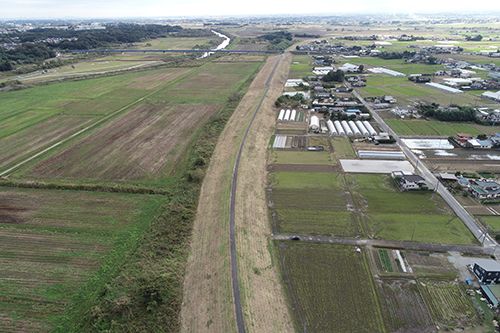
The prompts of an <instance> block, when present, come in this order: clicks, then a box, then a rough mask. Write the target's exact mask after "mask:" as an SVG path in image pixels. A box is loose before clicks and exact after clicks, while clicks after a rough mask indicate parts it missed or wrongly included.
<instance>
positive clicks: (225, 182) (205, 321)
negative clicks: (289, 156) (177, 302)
mask: <svg viewBox="0 0 500 333" xmlns="http://www.w3.org/2000/svg"><path fill="white" fill-rule="evenodd" d="M278 57H279V56H273V57H270V58H269V60H268V62H267V63H266V65H265V66H264V68H263V69H262V70H261V71H260V73H259V74H258V76H257V77H256V79H255V80H254V81H253V83H252V85H251V86H250V89H249V91H248V93H247V94H246V95H245V97H244V98H243V100H242V101H241V103H240V105H239V106H238V109H237V110H236V111H235V113H234V114H233V116H232V117H231V119H230V120H229V122H228V124H227V126H226V128H225V130H224V132H223V133H222V135H221V138H220V140H219V143H218V144H217V147H216V149H215V153H214V156H213V158H212V161H211V164H210V167H209V169H208V171H207V174H206V178H205V181H204V183H203V187H202V192H201V196H200V203H199V205H198V212H197V219H196V221H195V225H194V228H193V238H192V243H191V255H190V257H189V259H188V267H187V272H186V278H185V283H184V302H183V308H182V311H181V321H182V329H181V330H182V332H201V331H204V332H234V331H236V323H235V314H234V304H233V298H232V289H231V275H230V257H229V225H228V221H229V202H230V188H231V176H232V172H233V168H234V163H235V158H236V154H237V152H238V148H239V145H240V143H241V139H242V135H243V133H244V131H245V130H246V127H247V126H248V122H249V120H250V118H251V117H252V116H253V113H254V112H255V109H256V107H257V104H258V103H259V101H260V99H261V97H262V94H263V93H264V91H265V88H266V87H265V83H266V80H267V79H268V77H269V75H270V73H271V71H272V69H273V67H274V65H275V64H276V61H277V59H278ZM290 62H291V59H290V57H289V56H288V57H287V58H285V59H284V60H282V63H281V65H280V67H279V68H278V70H277V72H276V74H275V80H273V82H272V85H271V89H270V90H269V93H268V96H269V98H266V99H265V101H264V103H263V106H262V109H261V111H260V112H259V114H258V116H257V117H256V119H255V122H254V124H253V125H252V128H251V130H250V132H249V135H248V138H247V141H246V142H247V143H246V144H245V147H244V150H243V154H242V158H241V162H240V172H239V179H238V188H237V197H236V219H235V221H236V248H237V254H238V266H239V277H240V280H239V281H240V291H241V297H242V303H243V316H244V320H245V326H246V329H247V331H248V332H287V331H290V332H292V331H293V328H292V324H291V320H290V317H289V314H288V309H287V307H286V303H285V299H284V296H283V293H282V291H281V285H280V283H279V277H278V271H277V267H276V266H274V265H273V262H276V259H274V260H272V259H271V255H270V253H269V251H268V237H267V235H269V234H270V226H269V222H268V220H267V206H266V201H265V184H266V153H267V151H266V147H267V143H268V141H269V137H270V135H271V131H272V129H273V126H274V113H273V112H272V109H271V105H272V103H273V102H274V100H275V99H276V98H277V97H278V96H279V94H280V93H281V90H282V87H283V84H284V81H285V79H286V76H287V73H288V68H289V66H290Z"/></svg>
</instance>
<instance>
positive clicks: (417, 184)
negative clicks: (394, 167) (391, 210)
mask: <svg viewBox="0 0 500 333" xmlns="http://www.w3.org/2000/svg"><path fill="white" fill-rule="evenodd" d="M392 178H393V179H394V180H395V181H396V182H397V184H398V186H399V188H400V189H401V190H404V191H408V190H420V189H424V188H427V183H426V182H425V178H424V177H422V176H420V175H413V174H408V173H405V172H402V171H393V172H392Z"/></svg>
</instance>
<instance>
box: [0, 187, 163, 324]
mask: <svg viewBox="0 0 500 333" xmlns="http://www.w3.org/2000/svg"><path fill="white" fill-rule="evenodd" d="M162 201H163V198H161V197H158V196H144V195H123V194H109V193H96V192H79V191H53V190H28V189H12V188H0V318H1V320H0V331H2V332H48V331H49V330H50V327H51V325H52V324H54V323H55V322H56V321H57V319H58V317H59V316H60V315H62V314H63V313H64V312H65V310H66V306H67V305H68V303H69V302H70V301H71V299H72V298H73V297H74V296H75V295H76V294H77V293H78V291H79V289H80V288H81V287H82V286H84V285H85V284H86V283H87V281H88V280H89V279H91V278H94V277H95V274H96V273H97V272H98V270H99V267H100V266H101V265H103V264H104V263H106V262H109V261H110V260H112V261H114V262H115V263H116V264H118V265H121V264H123V263H122V261H121V259H122V258H121V257H120V255H117V253H116V251H121V253H122V254H125V253H127V252H128V250H129V249H128V248H126V247H124V245H125V244H127V243H129V242H130V241H131V240H130V239H128V238H129V237H132V239H133V238H134V236H135V234H136V232H137V231H138V230H142V229H144V228H145V227H147V225H148V223H147V222H148V219H149V217H150V216H151V215H154V214H155V212H156V211H157V210H158V208H159V205H160V203H161V202H162ZM124 237H125V238H124ZM127 239H128V240H127ZM117 244H120V245H117ZM128 245H130V244H128ZM107 265H108V269H109V268H110V266H109V264H107Z"/></svg>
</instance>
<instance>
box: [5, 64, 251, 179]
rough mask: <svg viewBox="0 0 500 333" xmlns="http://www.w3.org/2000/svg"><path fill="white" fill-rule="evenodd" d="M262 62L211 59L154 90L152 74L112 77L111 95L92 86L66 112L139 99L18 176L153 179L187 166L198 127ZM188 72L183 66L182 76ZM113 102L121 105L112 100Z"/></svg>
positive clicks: (120, 104)
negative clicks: (86, 95) (83, 99)
mask: <svg viewBox="0 0 500 333" xmlns="http://www.w3.org/2000/svg"><path fill="white" fill-rule="evenodd" d="M258 66H259V63H255V62H254V63H239V62H227V63H224V62H219V63H210V64H207V65H204V66H202V67H200V68H197V69H194V70H191V72H190V73H189V74H187V75H184V76H183V77H181V78H179V79H178V80H175V81H174V82H173V83H171V84H170V85H166V86H164V87H161V88H160V89H151V87H152V86H153V87H154V86H155V85H156V83H154V82H156V81H155V80H153V81H152V80H149V79H148V78H142V80H139V79H137V80H135V81H133V82H132V83H130V84H128V85H126V86H123V84H121V85H120V84H118V82H122V80H121V79H120V78H115V77H113V78H111V79H108V81H109V80H114V81H112V83H113V84H115V85H118V86H121V88H120V89H116V90H113V91H110V92H108V93H106V94H102V91H101V93H98V91H95V89H96V88H95V87H90V86H88V88H89V91H88V92H87V93H89V94H90V95H92V92H93V91H94V93H95V94H96V96H95V98H93V99H90V100H89V101H87V102H86V103H84V104H81V103H76V102H74V103H73V102H71V103H70V102H64V103H63V105H65V108H64V109H65V110H68V111H66V112H68V113H71V114H75V113H76V114H77V115H81V114H82V112H85V113H88V110H89V104H91V105H95V107H94V108H95V109H96V112H97V114H103V113H104V111H103V109H106V108H107V109H108V110H109V111H110V112H113V111H115V110H117V109H120V108H121V107H123V106H124V105H128V104H130V103H133V102H135V103H136V104H135V105H131V107H130V108H128V110H131V111H129V112H127V113H126V114H125V115H123V116H122V117H120V118H117V119H115V120H112V121H111V122H109V123H108V124H107V125H106V126H104V127H103V128H101V129H99V130H97V131H96V132H94V133H92V134H91V135H89V136H87V137H85V138H84V139H82V140H80V141H79V142H78V143H76V144H73V145H68V147H67V148H66V149H63V150H61V151H60V152H58V153H57V154H55V155H53V156H52V157H50V158H48V159H46V160H45V161H43V162H41V163H38V164H35V165H34V166H33V167H32V168H31V169H29V170H27V171H25V172H23V173H22V174H20V175H18V174H15V175H14V177H23V178H25V177H29V178H36V179H37V180H49V179H50V180H54V179H60V180H64V181H69V180H71V181H73V182H78V181H79V182H84V181H87V182H88V181H96V180H99V181H151V180H155V179H159V178H164V177H166V176H171V175H173V174H175V173H176V172H179V171H182V169H179V168H178V165H179V164H180V163H185V162H186V161H185V156H186V155H185V151H186V149H187V148H188V147H189V146H190V145H192V142H193V140H194V139H195V138H196V136H197V131H198V130H199V129H200V128H202V127H203V126H204V124H206V123H207V122H208V121H209V119H210V117H214V115H215V114H216V113H217V111H218V110H220V109H221V107H222V106H223V104H224V103H225V102H226V101H227V99H228V97H229V96H230V94H231V92H232V91H234V90H235V89H238V87H240V86H241V85H242V84H243V82H244V81H245V80H246V79H247V78H248V76H249V75H250V74H251V73H252V72H253V71H255V70H256V69H257V67H258ZM166 72H168V73H170V72H171V70H166ZM185 72H186V69H182V70H181V71H179V73H178V75H180V74H181V73H185ZM222 72H223V74H221V75H217V74H218V73H222ZM157 79H158V80H162V79H163V78H161V77H158V78H157ZM214 81H215V82H216V83H214ZM71 85H73V84H71ZM131 87H133V88H131ZM75 88H76V87H75ZM148 88H149V89H148ZM35 89H38V88H35ZM67 89H69V88H67ZM106 89H110V88H109V87H108V88H106ZM111 101H116V103H119V104H116V105H114V104H113V105H111V104H110V102H111ZM202 102H203V103H202ZM47 103H48V104H50V103H54V102H50V101H48V102H47ZM102 103H104V105H103V104H102ZM102 108H103V109H102ZM82 110H86V111H82ZM97 110H98V111H97Z"/></svg>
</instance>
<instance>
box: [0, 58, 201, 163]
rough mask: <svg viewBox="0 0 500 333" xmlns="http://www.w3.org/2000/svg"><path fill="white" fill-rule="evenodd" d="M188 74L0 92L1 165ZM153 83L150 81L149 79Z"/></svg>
mask: <svg viewBox="0 0 500 333" xmlns="http://www.w3.org/2000/svg"><path fill="white" fill-rule="evenodd" d="M188 70H192V69H185V68H182V69H163V70H154V71H148V72H141V73H130V74H123V75H119V76H111V77H103V78H97V79H92V80H83V81H75V82H63V83H54V84H50V85H47V86H39V87H33V88H30V89H25V90H20V91H9V92H0V95H1V98H2V109H1V110H0V138H2V141H5V142H8V144H4V145H2V147H1V149H2V152H1V156H2V157H3V158H4V160H3V161H2V162H0V163H1V164H2V165H5V163H8V162H9V161H11V160H12V159H13V158H16V157H19V158H21V157H22V155H23V154H26V153H30V152H33V151H34V150H35V149H37V148H39V147H41V146H43V145H47V144H49V143H50V142H53V141H54V140H56V139H58V138H61V137H63V136H65V135H67V134H69V133H70V132H72V131H74V130H75V129H76V128H77V127H80V126H82V125H83V124H88V123H89V120H90V121H95V120H98V119H100V118H101V117H103V116H105V115H107V114H109V113H112V112H114V111H117V110H118V109H120V108H121V107H123V106H125V105H127V104H128V103H130V102H132V101H135V100H137V99H139V98H141V97H143V96H146V95H147V94H148V93H151V91H152V89H155V88H157V87H158V85H160V86H165V85H167V84H169V83H170V82H171V80H174V79H175V78H177V77H178V76H180V75H182V74H184V73H186V72H187V71H188ZM149 75H151V77H153V78H154V80H153V81H151V80H152V79H151V78H150V77H149Z"/></svg>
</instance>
